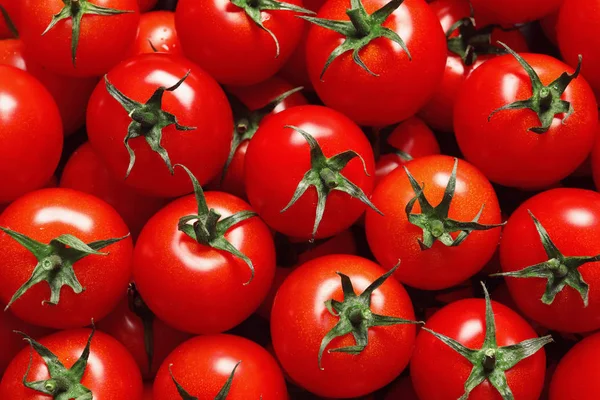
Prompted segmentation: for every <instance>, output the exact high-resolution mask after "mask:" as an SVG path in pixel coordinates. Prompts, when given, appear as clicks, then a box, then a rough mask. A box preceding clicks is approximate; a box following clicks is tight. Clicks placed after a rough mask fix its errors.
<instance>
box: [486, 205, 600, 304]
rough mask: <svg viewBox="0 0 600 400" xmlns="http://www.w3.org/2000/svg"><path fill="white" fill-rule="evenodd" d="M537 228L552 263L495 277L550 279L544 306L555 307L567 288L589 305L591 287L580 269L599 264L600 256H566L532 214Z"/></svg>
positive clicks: (544, 297)
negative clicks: (558, 298) (550, 305)
mask: <svg viewBox="0 0 600 400" xmlns="http://www.w3.org/2000/svg"><path fill="white" fill-rule="evenodd" d="M529 215H531V219H533V223H534V224H535V228H536V230H537V232H538V234H539V235H540V240H541V242H542V245H543V246H544V250H545V251H546V255H547V256H548V260H547V261H544V262H541V263H539V264H535V265H532V266H530V267H527V268H524V269H522V270H520V271H513V272H504V273H499V274H493V275H492V276H509V277H513V278H543V279H547V281H548V282H547V284H546V291H545V292H544V295H543V296H542V302H543V303H544V304H548V305H549V304H552V303H553V302H554V299H555V298H556V295H558V294H559V293H560V292H561V291H562V290H563V289H564V288H565V286H569V287H571V288H573V289H575V290H577V292H579V294H580V295H581V299H582V300H583V304H584V306H585V307H587V306H588V301H589V298H588V297H589V290H590V287H589V285H588V284H587V282H586V281H584V280H583V277H582V276H581V273H580V272H579V267H581V266H583V265H585V264H587V263H590V262H595V261H600V254H599V255H595V256H581V257H580V256H574V257H567V256H564V255H563V254H562V253H561V252H560V250H559V249H558V247H556V245H555V244H554V243H553V242H552V239H550V235H548V232H547V231H546V229H545V228H544V227H543V226H542V224H541V223H540V221H538V219H537V218H536V217H535V216H534V215H533V214H532V213H531V211H529Z"/></svg>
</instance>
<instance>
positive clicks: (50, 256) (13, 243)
mask: <svg viewBox="0 0 600 400" xmlns="http://www.w3.org/2000/svg"><path fill="white" fill-rule="evenodd" d="M0 227H2V229H3V230H4V229H5V228H8V229H11V230H13V231H16V232H18V233H20V234H23V235H25V236H27V237H29V238H31V239H20V242H17V240H16V239H14V238H13V237H12V236H14V234H13V235H9V234H8V233H6V231H5V232H2V233H0V248H2V249H3V252H4V257H3V258H2V260H1V261H0V281H2V285H0V301H1V302H2V303H3V304H9V301H10V300H11V298H13V296H15V297H17V296H18V295H19V294H20V297H17V298H15V299H13V300H15V301H14V303H13V304H11V305H10V309H11V310H12V312H13V313H14V314H15V315H16V316H17V317H19V318H21V319H22V320H23V321H26V322H29V323H31V324H35V325H39V326H46V327H51V328H57V329H66V328H74V327H82V326H85V325H88V324H89V323H90V320H91V319H92V318H93V319H94V320H96V321H98V320H100V319H102V318H103V317H104V316H106V315H107V314H108V313H109V312H110V311H111V310H112V309H113V308H114V307H115V306H116V305H117V303H118V302H119V300H120V299H121V296H122V294H123V293H124V291H125V289H126V288H127V284H128V281H129V278H130V276H131V256H132V251H133V249H132V247H133V246H132V244H131V238H130V237H125V236H126V235H128V232H129V230H128V229H127V226H125V223H124V222H123V220H122V219H121V217H119V215H118V214H117V212H116V211H115V210H114V209H113V208H112V207H110V206H109V205H108V204H106V203H105V202H103V201H102V200H100V199H98V198H96V197H93V196H90V195H88V194H85V193H81V192H77V191H74V190H70V189H44V190H39V191H36V192H32V193H29V194H27V195H25V196H23V197H21V198H19V199H18V200H16V201H14V202H13V203H12V204H11V205H10V206H8V208H7V209H6V210H4V212H3V213H2V214H1V215H0ZM61 235H73V236H75V237H76V238H77V239H79V241H81V242H83V243H86V244H88V245H90V246H91V247H92V248H93V249H95V250H97V251H100V252H101V253H103V254H102V255H99V254H90V253H91V249H89V247H87V246H82V245H81V244H79V245H77V246H75V243H74V241H73V240H69V241H65V240H66V239H62V240H63V242H58V241H56V240H54V239H57V238H59V236H61ZM110 239H114V240H110ZM115 241H116V242H115ZM92 242H96V244H92ZM111 242H112V244H111ZM21 243H25V244H26V245H27V248H26V247H25V245H22V244H21ZM48 243H51V247H53V250H52V249H49V246H47V245H48ZM67 244H68V245H69V248H66V246H65V245H67ZM75 247H76V248H75ZM28 248H30V249H33V250H34V251H30V250H28ZM34 253H35V256H34ZM36 258H37V261H38V263H37V265H36ZM34 268H35V271H36V272H35V273H34V276H35V278H33V277H32V271H34ZM30 279H32V280H30ZM46 280H47V281H48V282H44V281H46ZM32 285H33V286H32ZM49 285H50V286H51V287H52V290H50V289H49V288H50V286H49ZM63 285H65V286H68V287H67V288H63V289H62V290H61V287H62V286H63ZM18 289H27V290H26V292H25V293H20V292H19V293H17V290H18ZM84 289H85V290H84ZM59 296H60V298H59ZM53 303H57V304H55V305H53Z"/></svg>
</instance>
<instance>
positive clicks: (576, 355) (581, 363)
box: [550, 333, 600, 400]
mask: <svg viewBox="0 0 600 400" xmlns="http://www.w3.org/2000/svg"><path fill="white" fill-rule="evenodd" d="M599 358H600V334H599V333H596V334H594V335H592V336H590V337H587V338H585V339H583V340H582V341H581V342H579V343H577V344H576V345H575V347H573V348H572V349H571V350H570V351H569V352H568V353H567V354H566V355H565V356H564V357H563V358H562V360H560V363H559V364H558V367H556V371H555V372H554V375H553V376H552V381H551V383H550V400H575V399H577V400H594V399H596V398H597V396H598V392H599V391H600V381H599V380H598V359H599Z"/></svg>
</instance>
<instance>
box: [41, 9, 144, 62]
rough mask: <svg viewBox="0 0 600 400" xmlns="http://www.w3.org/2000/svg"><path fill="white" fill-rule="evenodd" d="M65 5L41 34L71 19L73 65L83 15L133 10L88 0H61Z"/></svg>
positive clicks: (121, 12)
mask: <svg viewBox="0 0 600 400" xmlns="http://www.w3.org/2000/svg"><path fill="white" fill-rule="evenodd" d="M62 2H63V3H64V4H65V6H64V7H63V8H62V10H60V12H59V13H58V14H55V15H54V16H52V21H51V22H50V25H48V27H47V28H46V30H45V31H44V32H43V33H42V36H43V35H45V34H46V33H48V31H50V30H51V29H52V28H54V26H55V25H56V24H57V23H59V22H60V21H62V20H65V19H71V24H72V32H71V57H72V60H73V66H74V67H75V66H76V65H75V64H76V59H77V46H78V44H79V33H80V31H81V20H82V19H83V16H84V15H103V16H111V15H118V14H127V13H133V12H134V11H133V10H129V11H124V10H115V9H114V8H106V7H102V6H97V5H95V4H92V3H91V2H90V1H89V0H62Z"/></svg>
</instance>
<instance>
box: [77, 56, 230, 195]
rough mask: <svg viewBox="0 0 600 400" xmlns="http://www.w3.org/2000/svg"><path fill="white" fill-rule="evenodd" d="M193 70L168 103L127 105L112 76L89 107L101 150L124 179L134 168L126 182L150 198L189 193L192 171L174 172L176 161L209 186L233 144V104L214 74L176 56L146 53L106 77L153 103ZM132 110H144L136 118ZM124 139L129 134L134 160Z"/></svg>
mask: <svg viewBox="0 0 600 400" xmlns="http://www.w3.org/2000/svg"><path fill="white" fill-rule="evenodd" d="M189 71H191V72H190V75H189V76H187V78H186V79H185V80H184V82H183V83H181V86H179V87H176V88H175V89H173V87H170V88H169V89H171V90H167V91H166V93H164V97H163V98H162V102H161V101H160V100H159V101H158V104H156V101H152V102H151V103H152V104H150V107H152V108H151V110H147V108H148V107H149V106H148V105H146V106H144V105H142V104H140V103H135V104H130V105H128V106H127V109H126V108H125V107H124V106H122V105H121V104H120V103H119V101H117V100H116V99H115V98H113V97H112V96H111V94H109V92H108V90H107V84H106V82H105V81H103V82H100V84H99V85H98V86H97V87H96V90H95V91H94V93H93V94H92V98H91V99H90V102H89V105H88V113H87V130H88V136H89V139H90V143H91V144H92V147H93V148H94V150H95V151H96V152H97V154H98V156H99V157H100V158H101V159H102V161H103V162H105V163H106V165H107V166H108V167H109V169H110V171H111V172H112V174H113V175H114V176H115V177H116V178H118V179H123V178H124V177H125V176H126V174H127V173H128V170H130V171H131V174H130V175H129V176H128V177H127V179H126V180H125V183H126V184H128V185H129V186H131V187H133V188H135V189H137V190H139V191H142V192H144V193H146V194H148V195H153V196H160V197H174V196H180V195H182V194H185V193H189V189H190V184H189V179H188V177H187V176H186V174H185V173H184V172H183V171H181V170H180V171H177V172H173V173H174V175H173V174H172V172H171V171H172V170H171V168H172V167H171V165H172V164H175V163H182V164H184V165H186V166H187V167H188V168H190V169H191V170H192V172H193V173H194V175H196V176H197V177H198V179H199V180H200V183H201V184H204V183H207V182H208V181H209V180H210V179H212V178H213V177H214V176H216V175H217V174H218V173H219V172H220V170H221V167H222V166H223V164H224V163H225V160H226V159H227V154H228V152H229V144H230V141H231V132H232V117H231V109H230V107H229V104H228V103H227V98H226V97H225V94H224V93H223V91H222V89H221V88H220V87H219V86H218V84H217V83H216V82H215V81H214V80H213V79H212V78H211V77H210V76H209V75H208V74H207V73H206V72H204V71H202V70H201V69H200V68H198V67H197V66H196V65H194V64H193V63H191V62H189V61H187V60H185V59H183V58H179V57H174V56H171V55H168V54H142V55H139V56H137V57H134V58H132V59H129V60H128V61H125V62H123V63H121V64H120V65H119V66H117V67H116V68H115V69H113V70H112V71H111V72H110V73H109V74H108V75H107V78H106V79H108V81H109V82H110V83H111V84H112V85H113V86H114V88H116V90H118V91H120V92H121V93H123V94H124V95H125V96H127V97H128V98H130V99H132V100H133V101H134V102H146V101H147V100H148V99H149V98H150V97H151V96H152V94H153V93H155V92H156V91H157V90H159V88H161V87H162V88H163V89H164V88H165V87H167V86H171V85H174V84H176V83H177V82H178V81H180V80H181V79H182V78H183V77H184V76H186V73H187V72H189ZM132 76H133V77H135V79H132V78H131V77H132ZM124 101H125V102H127V100H124ZM127 103H128V102H127ZM161 103H162V104H161ZM159 108H160V109H159ZM132 110H137V112H136V113H135V115H134V114H133V113H132ZM146 111H149V112H148V113H146ZM169 113H170V114H173V115H174V116H175V119H176V121H177V122H178V124H179V125H176V124H175V122H173V119H172V116H171V117H169V116H168V114H169ZM129 114H131V115H132V117H130V116H129ZM133 117H135V118H136V119H137V120H139V121H134V120H133ZM164 118H167V121H168V122H165V120H164ZM157 119H158V123H156V124H153V122H155V121H156V120H157ZM167 124H168V125H167ZM146 125H148V126H146ZM165 125H167V126H165ZM192 128H193V129H192ZM130 130H131V131H130ZM138 136H141V137H138ZM123 138H128V139H129V141H128V143H129V146H131V149H132V151H133V154H134V156H133V158H132V157H130V155H129V153H128V151H127V147H126V146H124V145H123ZM144 139H145V140H144ZM151 143H152V144H151ZM161 146H162V147H161ZM132 160H133V161H134V162H135V164H133V166H131V165H132V164H131V162H132ZM168 160H170V161H172V163H171V162H170V161H169V162H167V161H168ZM165 163H166V164H167V166H165ZM128 165H129V167H128Z"/></svg>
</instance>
